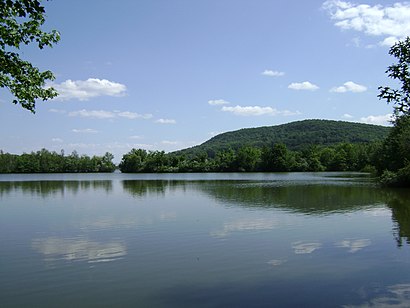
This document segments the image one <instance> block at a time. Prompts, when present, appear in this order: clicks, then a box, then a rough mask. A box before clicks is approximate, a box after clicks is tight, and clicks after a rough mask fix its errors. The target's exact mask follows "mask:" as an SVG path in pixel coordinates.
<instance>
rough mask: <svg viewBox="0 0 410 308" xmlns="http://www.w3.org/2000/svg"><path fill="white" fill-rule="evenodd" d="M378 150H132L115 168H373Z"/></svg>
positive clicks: (372, 147) (369, 147) (273, 147)
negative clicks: (190, 153)
mask: <svg viewBox="0 0 410 308" xmlns="http://www.w3.org/2000/svg"><path fill="white" fill-rule="evenodd" d="M380 149H381V143H368V144H362V143H360V144H352V143H340V144H337V145H334V146H309V147H307V148H305V149H304V150H301V151H291V150H289V149H288V148H287V147H286V145H284V144H283V143H275V144H272V145H271V146H269V147H268V146H264V147H262V148H257V147H252V146H243V147H241V148H239V149H237V150H233V149H228V150H222V151H220V152H216V154H215V156H214V157H209V156H208V155H207V153H206V152H200V153H198V154H197V155H195V156H186V155H184V154H178V153H170V154H166V153H165V152H163V151H146V150H142V149H133V150H131V151H130V152H129V153H127V154H125V155H124V156H123V157H122V161H121V163H120V164H119V168H120V170H121V172H258V171H260V172H287V171H375V168H374V167H373V166H374V162H375V161H376V159H377V157H378V154H379V151H380Z"/></svg>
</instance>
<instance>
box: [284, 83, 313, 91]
mask: <svg viewBox="0 0 410 308" xmlns="http://www.w3.org/2000/svg"><path fill="white" fill-rule="evenodd" d="M288 88H289V89H292V90H307V91H316V90H318V89H319V87H318V86H317V85H315V84H313V83H310V82H309V81H304V82H300V83H299V82H293V83H291V84H290V85H289V86H288Z"/></svg>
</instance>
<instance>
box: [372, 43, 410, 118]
mask: <svg viewBox="0 0 410 308" xmlns="http://www.w3.org/2000/svg"><path fill="white" fill-rule="evenodd" d="M389 54H390V55H392V56H394V57H396V58H397V60H398V63H396V64H392V65H390V66H389V67H388V68H387V71H386V74H388V76H389V77H390V78H392V79H396V80H398V81H399V82H400V83H401V87H400V89H391V88H390V87H379V90H380V94H379V95H378V97H379V99H385V100H386V101H387V102H388V103H393V104H395V106H394V114H395V116H396V117H398V116H401V115H410V71H409V65H410V37H407V38H406V39H405V40H404V41H400V42H397V43H396V44H394V45H393V46H392V47H391V48H390V51H389Z"/></svg>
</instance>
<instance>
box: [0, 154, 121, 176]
mask: <svg viewBox="0 0 410 308" xmlns="http://www.w3.org/2000/svg"><path fill="white" fill-rule="evenodd" d="M113 158H114V156H113V155H112V154H110V153H105V155H104V156H93V157H89V156H87V155H81V156H79V155H78V154H77V152H75V151H74V152H73V153H71V154H70V155H67V156H66V155H64V152H63V151H62V152H61V153H57V152H50V151H48V150H46V149H42V150H40V151H37V152H31V153H29V154H27V153H24V154H22V155H14V154H9V153H4V152H3V151H0V173H59V172H113V171H114V170H115V168H116V167H115V164H114V163H113V162H112V160H113Z"/></svg>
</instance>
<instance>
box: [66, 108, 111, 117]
mask: <svg viewBox="0 0 410 308" xmlns="http://www.w3.org/2000/svg"><path fill="white" fill-rule="evenodd" d="M68 115H69V116H70V117H82V118H95V119H112V118H115V113H114V112H111V111H106V110H86V109H81V110H78V111H71V112H69V113H68Z"/></svg>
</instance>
